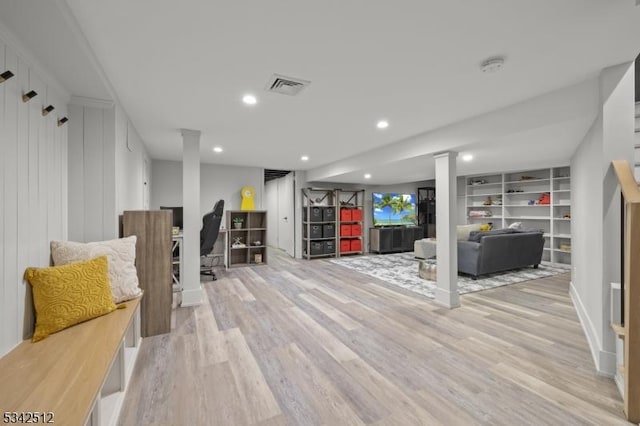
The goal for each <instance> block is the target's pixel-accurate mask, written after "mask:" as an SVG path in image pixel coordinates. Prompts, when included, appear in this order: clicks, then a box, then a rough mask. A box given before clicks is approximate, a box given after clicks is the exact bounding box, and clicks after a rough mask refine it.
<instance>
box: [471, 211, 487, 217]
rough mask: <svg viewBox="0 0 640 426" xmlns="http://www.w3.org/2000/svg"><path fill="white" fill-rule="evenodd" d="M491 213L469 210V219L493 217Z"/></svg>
mask: <svg viewBox="0 0 640 426" xmlns="http://www.w3.org/2000/svg"><path fill="white" fill-rule="evenodd" d="M491 216H492V215H491V212H490V211H488V210H469V217H491Z"/></svg>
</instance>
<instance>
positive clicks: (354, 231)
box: [351, 225, 362, 237]
mask: <svg viewBox="0 0 640 426" xmlns="http://www.w3.org/2000/svg"><path fill="white" fill-rule="evenodd" d="M361 235H362V226H360V225H351V236H352V237H359V236H361Z"/></svg>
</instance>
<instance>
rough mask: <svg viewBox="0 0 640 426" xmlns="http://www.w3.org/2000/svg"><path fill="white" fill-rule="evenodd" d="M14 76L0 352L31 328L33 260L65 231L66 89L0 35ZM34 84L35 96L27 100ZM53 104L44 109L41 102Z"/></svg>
mask: <svg viewBox="0 0 640 426" xmlns="http://www.w3.org/2000/svg"><path fill="white" fill-rule="evenodd" d="M5 70H10V71H12V72H13V73H14V74H15V77H13V78H12V79H9V80H7V81H5V82H4V83H1V84H0V152H2V154H1V155H0V242H1V244H0V277H1V278H0V279H1V282H2V283H1V284H0V289H1V290H0V291H1V294H2V298H1V299H0V356H2V355H4V354H5V353H7V352H9V351H10V350H11V349H12V348H13V347H15V346H16V345H17V344H18V343H20V342H21V341H22V340H23V339H25V338H27V337H29V336H30V335H31V333H32V329H33V311H32V301H31V292H30V289H29V285H28V284H27V283H26V282H25V281H24V280H23V279H22V277H23V274H24V271H25V269H26V268H27V267H28V266H39V267H42V266H49V241H51V240H54V239H55V240H61V239H66V236H67V131H68V125H63V126H61V127H58V126H57V120H58V118H59V117H63V116H66V115H67V111H66V104H67V101H68V95H66V94H58V93H55V92H54V90H53V89H52V87H51V86H48V85H47V84H45V83H44V81H43V79H42V78H41V77H40V76H41V75H48V73H41V72H39V70H36V69H34V68H33V67H31V66H30V64H28V63H27V61H25V60H24V59H23V55H22V54H20V53H18V52H17V50H16V49H15V48H13V47H10V46H8V45H6V44H5V42H4V41H3V40H2V39H0V72H4V71H5ZM29 90H35V91H36V92H38V96H37V97H35V98H34V99H32V100H31V101H30V102H29V103H23V102H22V99H21V96H22V93H26V92H28V91H29ZM46 105H54V106H55V110H54V111H53V112H51V113H50V114H49V115H48V116H46V117H43V116H42V113H41V109H42V107H43V106H46Z"/></svg>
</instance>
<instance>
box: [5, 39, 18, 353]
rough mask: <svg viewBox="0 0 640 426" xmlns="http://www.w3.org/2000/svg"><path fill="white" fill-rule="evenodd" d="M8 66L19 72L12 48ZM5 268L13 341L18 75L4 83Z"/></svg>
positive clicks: (7, 318)
mask: <svg viewBox="0 0 640 426" xmlns="http://www.w3.org/2000/svg"><path fill="white" fill-rule="evenodd" d="M5 68H6V69H10V70H12V71H13V72H14V73H15V74H16V75H17V73H18V57H17V56H16V55H15V54H14V53H13V52H11V50H9V49H8V48H6V49H5ZM3 86H4V132H3V133H4V138H5V149H4V153H3V154H4V155H3V156H4V157H5V165H4V194H3V196H2V198H4V203H5V207H4V246H5V250H4V268H3V281H4V285H5V294H4V300H6V302H5V307H4V310H3V311H4V312H3V315H4V316H5V321H6V322H7V323H8V324H7V328H8V330H6V333H7V335H8V339H9V341H10V342H14V341H16V340H18V329H17V327H16V326H15V318H17V314H18V309H17V306H16V304H15V301H16V300H17V298H18V285H19V284H20V283H21V279H20V278H19V275H20V273H19V272H18V252H17V246H18V179H17V176H16V174H17V172H18V167H17V164H16V163H17V158H18V146H17V142H18V99H19V90H20V85H19V82H18V78H17V76H16V77H14V78H12V79H10V80H8V81H6V82H5V83H4V84H3Z"/></svg>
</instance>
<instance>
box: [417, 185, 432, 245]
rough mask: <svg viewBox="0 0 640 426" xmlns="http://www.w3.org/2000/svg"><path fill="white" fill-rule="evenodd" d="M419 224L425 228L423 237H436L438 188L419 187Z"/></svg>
mask: <svg viewBox="0 0 640 426" xmlns="http://www.w3.org/2000/svg"><path fill="white" fill-rule="evenodd" d="M418 226H420V227H421V228H422V230H423V238H435V237H436V189H435V188H434V187H423V188H418Z"/></svg>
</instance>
